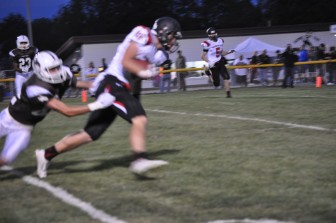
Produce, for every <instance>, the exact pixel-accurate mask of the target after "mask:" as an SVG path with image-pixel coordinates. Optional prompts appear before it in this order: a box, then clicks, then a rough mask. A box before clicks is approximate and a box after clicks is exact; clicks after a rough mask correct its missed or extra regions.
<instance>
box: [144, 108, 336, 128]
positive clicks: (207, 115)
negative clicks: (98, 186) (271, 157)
mask: <svg viewBox="0 0 336 223" xmlns="http://www.w3.org/2000/svg"><path fill="white" fill-rule="evenodd" d="M146 110H148V111H152V112H160V113H168V114H177V115H189V116H190V115H194V116H204V117H216V118H227V119H235V120H243V121H256V122H265V123H270V124H276V125H284V126H289V127H293V128H302V129H311V130H318V131H331V132H336V129H327V128H323V127H320V126H313V125H300V124H295V123H290V122H278V121H270V120H266V119H260V118H245V117H241V116H230V115H216V114H204V113H194V114H193V113H187V112H176V111H167V110H160V109H146Z"/></svg>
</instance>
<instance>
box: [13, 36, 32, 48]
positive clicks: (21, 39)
mask: <svg viewBox="0 0 336 223" xmlns="http://www.w3.org/2000/svg"><path fill="white" fill-rule="evenodd" d="M16 46H17V48H18V49H20V50H27V49H28V48H29V39H28V37H27V36H25V35H21V36H18V37H16Z"/></svg>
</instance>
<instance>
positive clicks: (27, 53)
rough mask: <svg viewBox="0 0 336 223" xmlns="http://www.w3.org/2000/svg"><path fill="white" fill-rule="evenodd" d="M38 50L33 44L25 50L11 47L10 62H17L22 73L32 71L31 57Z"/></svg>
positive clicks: (32, 57)
mask: <svg viewBox="0 0 336 223" xmlns="http://www.w3.org/2000/svg"><path fill="white" fill-rule="evenodd" d="M37 52H38V49H37V48H36V47H35V46H31V47H29V48H28V49H27V50H20V49H13V50H11V51H10V52H9V56H10V59H11V60H12V62H14V63H17V64H18V66H19V68H20V69H21V70H22V71H23V73H27V72H29V71H32V70H33V68H32V64H33V59H34V57H35V55H36V53H37Z"/></svg>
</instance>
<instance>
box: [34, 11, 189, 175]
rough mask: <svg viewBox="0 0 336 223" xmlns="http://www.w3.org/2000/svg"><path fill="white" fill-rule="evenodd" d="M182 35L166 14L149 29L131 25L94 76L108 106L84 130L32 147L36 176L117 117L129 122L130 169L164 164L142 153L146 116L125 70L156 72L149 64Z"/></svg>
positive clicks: (171, 48) (144, 73) (96, 135)
mask: <svg viewBox="0 0 336 223" xmlns="http://www.w3.org/2000/svg"><path fill="white" fill-rule="evenodd" d="M180 38H182V35H181V27H180V24H179V22H177V21H176V20H175V19H173V18H170V17H161V18H159V19H157V20H156V21H155V23H154V26H153V28H152V29H150V28H148V27H144V26H137V27H135V28H134V29H133V30H132V31H131V32H130V33H129V34H128V35H127V36H126V38H125V39H124V40H123V42H122V43H121V44H120V45H119V46H118V49H117V52H116V54H115V56H114V57H113V59H112V61H111V63H110V64H109V66H108V68H107V69H106V70H105V71H104V72H103V73H101V74H100V75H98V77H97V81H95V82H96V83H95V85H94V86H97V87H96V88H97V89H96V90H95V89H94V91H95V95H96V96H97V95H98V96H99V95H100V94H102V93H103V92H109V93H111V94H112V95H113V96H115V98H116V100H115V102H114V103H113V105H112V106H110V107H108V108H105V109H101V110H100V111H95V112H92V113H91V115H90V117H89V119H88V121H87V124H86V125H85V127H84V129H83V130H82V131H80V132H77V133H73V134H70V135H67V136H65V137H64V138H63V139H61V140H60V141H58V142H57V143H56V144H54V145H53V146H51V147H49V148H47V149H45V150H36V151H35V154H36V159H37V175H38V176H39V177H40V178H44V177H46V176H47V167H48V164H49V163H50V161H51V160H52V159H53V158H54V157H56V156H57V155H59V154H61V153H64V152H67V151H70V150H72V149H75V148H77V147H79V146H81V145H83V144H86V143H89V142H92V141H94V140H97V139H98V138H99V137H100V136H101V135H102V134H103V133H104V132H105V131H106V129H107V128H108V127H109V126H110V125H111V124H112V123H113V121H114V120H115V118H116V117H117V116H120V117H121V118H123V119H124V120H126V121H127V122H129V123H130V124H131V129H130V136H129V138H130V144H131V148H132V152H133V155H134V159H133V161H132V162H131V165H130V171H131V172H133V173H135V174H138V175H142V174H145V173H146V172H147V171H149V170H151V169H154V168H157V167H160V166H163V165H166V164H168V162H166V161H163V160H151V159H149V157H148V154H147V153H146V145H145V143H146V137H145V132H146V125H147V116H146V112H145V110H144V108H143V107H142V105H141V103H140V101H139V100H138V99H137V98H135V97H133V95H132V94H131V92H130V84H129V81H128V80H127V78H126V73H127V72H129V73H132V74H135V75H137V76H138V77H139V78H143V79H146V78H151V77H154V76H156V75H158V74H159V69H158V68H157V67H155V66H153V65H155V64H161V63H163V62H164V61H165V60H167V57H166V56H167V54H166V53H164V52H163V51H166V52H174V51H175V50H177V48H178V43H177V39H180ZM139 60H142V61H145V62H146V63H149V64H151V65H150V66H148V67H147V68H144V66H142V65H140V63H138V61H139Z"/></svg>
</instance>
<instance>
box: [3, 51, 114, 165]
mask: <svg viewBox="0 0 336 223" xmlns="http://www.w3.org/2000/svg"><path fill="white" fill-rule="evenodd" d="M32 63H33V70H34V72H33V75H32V76H31V77H30V78H29V79H28V80H27V81H26V82H24V83H23V85H22V89H21V97H17V96H15V97H13V98H12V99H11V101H10V104H9V107H8V108H5V109H4V110H2V112H1V113H0V137H3V136H6V140H5V143H4V147H3V150H2V152H1V155H0V166H3V165H8V164H10V163H12V162H13V161H14V160H15V159H16V157H17V156H18V155H19V153H21V152H22V151H23V150H24V149H26V148H27V147H28V145H29V142H30V139H31V133H32V130H33V128H34V126H35V125H36V124H37V123H39V122H40V121H42V120H43V119H44V118H45V117H46V116H47V114H48V113H49V111H50V110H55V111H57V112H59V113H61V114H63V115H65V116H75V115H81V114H84V113H88V112H90V111H94V110H97V109H100V108H103V107H107V106H110V105H112V101H111V100H113V98H114V97H113V96H112V95H110V94H109V93H104V94H101V95H100V97H99V98H98V99H97V101H95V102H92V103H90V104H87V105H83V106H68V105H66V104H64V103H63V102H62V101H60V99H61V98H62V96H63V95H64V92H65V91H66V90H67V89H68V88H69V87H78V88H88V87H90V84H89V83H87V82H81V81H77V79H76V77H75V76H74V75H73V74H72V73H71V72H70V69H69V68H68V67H65V66H63V63H62V60H60V59H59V58H58V57H57V56H56V55H55V54H54V53H53V52H51V51H41V52H39V53H37V54H36V56H35V58H34V60H33V61H32Z"/></svg>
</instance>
